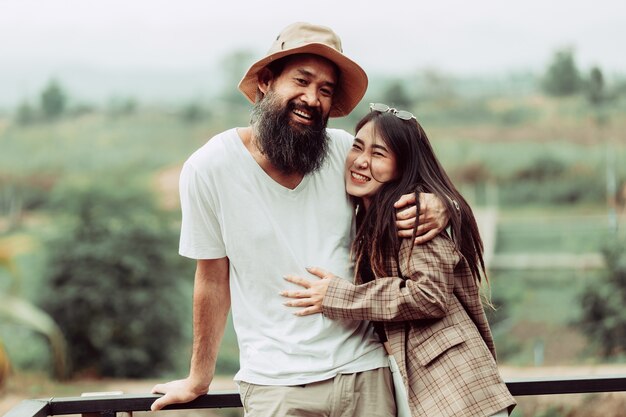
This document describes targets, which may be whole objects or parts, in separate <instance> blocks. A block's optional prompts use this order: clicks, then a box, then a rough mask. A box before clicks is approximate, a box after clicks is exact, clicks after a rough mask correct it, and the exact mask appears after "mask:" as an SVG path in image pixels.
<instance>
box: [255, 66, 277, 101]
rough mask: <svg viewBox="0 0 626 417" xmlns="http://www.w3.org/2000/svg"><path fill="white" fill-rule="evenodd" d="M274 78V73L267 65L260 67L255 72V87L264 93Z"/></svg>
mask: <svg viewBox="0 0 626 417" xmlns="http://www.w3.org/2000/svg"><path fill="white" fill-rule="evenodd" d="M273 79H274V74H272V71H270V70H269V69H268V68H267V67H265V68H262V69H261V70H260V71H259V72H258V73H257V87H258V88H259V90H260V91H261V92H262V93H263V95H265V94H266V93H267V91H268V90H269V88H270V83H271V82H272V80H273Z"/></svg>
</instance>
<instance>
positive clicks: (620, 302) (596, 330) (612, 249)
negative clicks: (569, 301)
mask: <svg viewBox="0 0 626 417" xmlns="http://www.w3.org/2000/svg"><path fill="white" fill-rule="evenodd" d="M603 253H604V259H605V261H606V265H607V269H608V272H607V274H606V275H605V276H604V277H603V278H602V279H600V280H599V281H596V282H594V283H593V284H591V285H589V286H587V288H585V290H584V291H583V294H582V296H581V304H582V310H583V313H582V318H581V320H580V322H579V324H580V326H581V328H582V329H583V330H584V332H585V333H586V334H587V336H588V337H589V339H590V340H591V341H592V342H593V344H594V345H596V346H597V347H598V348H599V350H600V353H601V355H602V356H604V357H610V356H614V355H615V356H616V355H620V354H622V355H623V354H624V353H625V352H626V309H625V308H624V305H626V241H620V240H615V241H614V243H613V244H612V245H610V246H607V247H606V248H605V249H604V251H603Z"/></svg>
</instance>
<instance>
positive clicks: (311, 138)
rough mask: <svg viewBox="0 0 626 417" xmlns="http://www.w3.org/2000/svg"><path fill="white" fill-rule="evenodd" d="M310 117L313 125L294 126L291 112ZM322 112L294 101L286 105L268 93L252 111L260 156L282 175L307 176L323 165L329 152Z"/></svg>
mask: <svg viewBox="0 0 626 417" xmlns="http://www.w3.org/2000/svg"><path fill="white" fill-rule="evenodd" d="M295 109H301V110H303V111H305V112H306V113H307V114H310V115H311V117H312V119H313V124H312V125H310V126H308V125H301V124H297V125H295V126H294V124H295V123H294V122H293V121H292V114H293V113H292V112H293V110H295ZM327 122H328V118H326V119H324V117H323V116H322V114H321V113H320V111H319V110H318V109H316V108H313V107H309V106H307V105H305V104H296V103H294V102H293V101H290V102H288V103H287V105H286V106H283V105H282V104H281V103H280V101H279V97H278V96H277V95H276V93H274V92H272V91H268V93H267V94H266V95H265V97H263V98H262V99H261V100H259V101H257V102H256V103H255V104H254V107H253V109H252V123H253V129H254V134H255V136H256V140H257V146H258V147H259V150H260V151H261V153H262V154H263V155H264V156H265V157H266V158H267V159H268V160H269V161H270V162H271V163H272V164H273V165H274V166H275V167H276V168H277V169H278V170H279V171H280V172H282V173H285V174H293V173H299V174H303V175H306V174H308V173H310V172H314V171H316V170H317V169H319V168H320V167H321V166H322V163H323V162H324V158H325V157H326V153H327V152H328V135H327V134H326V124H327Z"/></svg>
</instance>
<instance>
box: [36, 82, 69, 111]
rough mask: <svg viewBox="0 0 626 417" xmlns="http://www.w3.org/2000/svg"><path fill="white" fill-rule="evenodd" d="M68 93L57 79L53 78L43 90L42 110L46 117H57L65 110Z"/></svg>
mask: <svg viewBox="0 0 626 417" xmlns="http://www.w3.org/2000/svg"><path fill="white" fill-rule="evenodd" d="M66 104H67V95H66V94H65V92H64V91H63V89H62V88H61V85H60V84H59V83H58V82H57V81H56V80H51V81H50V82H49V83H48V85H47V86H46V88H45V89H44V90H43V91H42V92H41V111H42V113H43V115H44V117H45V118H46V119H56V118H57V117H59V116H61V115H62V114H63V112H64V111H65V106H66Z"/></svg>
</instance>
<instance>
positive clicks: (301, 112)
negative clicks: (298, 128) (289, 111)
mask: <svg viewBox="0 0 626 417" xmlns="http://www.w3.org/2000/svg"><path fill="white" fill-rule="evenodd" d="M293 112H294V113H295V114H296V115H297V116H300V117H303V118H305V119H310V118H311V116H310V115H309V114H308V113H305V112H303V111H300V110H294V111H293Z"/></svg>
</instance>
